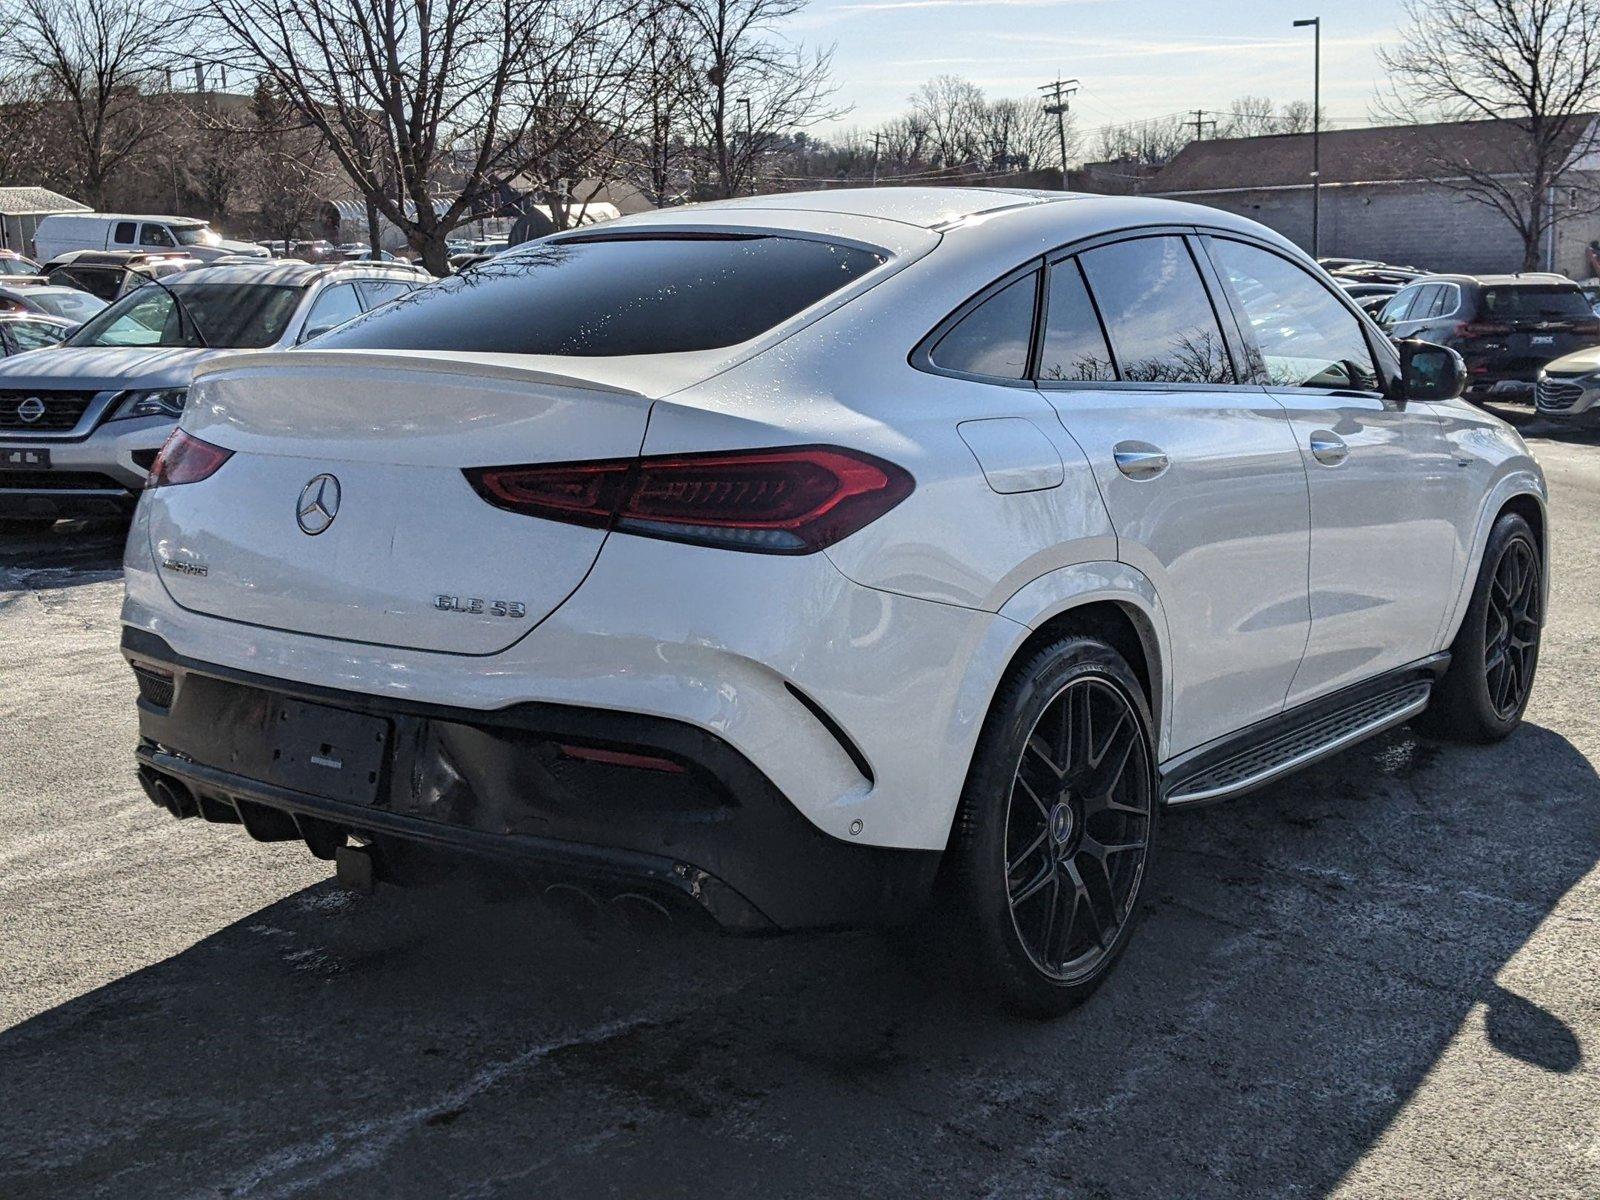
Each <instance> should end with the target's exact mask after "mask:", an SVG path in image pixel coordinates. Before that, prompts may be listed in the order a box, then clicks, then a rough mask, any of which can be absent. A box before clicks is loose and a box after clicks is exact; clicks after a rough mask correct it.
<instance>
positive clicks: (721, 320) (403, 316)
mask: <svg viewBox="0 0 1600 1200" xmlns="http://www.w3.org/2000/svg"><path fill="white" fill-rule="evenodd" d="M884 261H885V258H884V256H883V255H882V254H879V253H875V252H873V251H870V250H865V249H861V248H859V247H855V246H845V245H840V244H838V243H834V242H824V241H817V240H813V239H808V238H798V237H783V236H767V235H754V236H746V235H737V236H722V235H713V236H704V237H687V236H678V237H666V236H648V235H639V236H620V235H615V234H614V235H610V236H588V237H578V238H568V239H565V240H562V241H557V242H542V243H539V244H537V245H535V246H531V247H529V248H528V249H526V250H520V251H512V252H510V253H508V254H502V255H500V256H499V257H497V258H494V259H491V260H490V261H488V262H485V263H482V264H480V265H479V266H476V267H472V268H469V269H468V270H466V271H464V272H462V273H461V274H460V275H455V276H452V277H450V278H448V279H444V280H440V281H439V282H437V283H434V284H432V285H431V286H429V287H426V288H422V289H419V290H417V291H414V292H411V293H409V294H408V295H404V296H401V297H399V298H397V299H396V300H394V301H393V302H391V303H389V304H386V305H385V306H384V307H382V308H381V309H378V310H376V311H374V312H372V313H369V314H367V315H366V316H365V317H362V318H359V319H358V320H355V321H352V322H351V323H350V324H349V325H347V326H345V327H344V328H342V329H339V330H338V331H337V332H335V333H332V334H330V335H328V336H326V337H324V338H322V339H321V340H320V341H319V342H318V345H319V346H324V347H327V348H329V349H363V350H457V351H477V352H481V353H504V354H548V355H559V356H567V357H613V356H617V355H628V354H673V353H681V352H685V351H693V350H714V349H719V348H721V347H724V346H733V345H737V344H738V343H740V342H745V341H749V340H750V339H751V338H753V337H757V336H758V335H760V334H762V333H765V332H766V331H767V330H769V329H771V328H773V327H774V326H776V325H779V324H782V323H783V322H784V321H786V320H788V319H789V318H790V317H792V316H794V315H795V314H796V313H799V312H801V311H803V310H804V309H806V308H809V307H810V306H811V305H813V304H815V303H816V302H817V301H819V300H821V299H823V298H824V297H826V296H828V295H830V294H831V293H833V292H835V291H837V290H838V289H839V288H842V287H844V286H845V285H846V284H848V283H850V282H852V281H853V280H856V279H859V278H860V277H861V276H863V275H865V274H866V273H867V272H869V271H871V270H873V269H874V268H875V267H878V266H880V265H881V264H882V263H883V262H884Z"/></svg>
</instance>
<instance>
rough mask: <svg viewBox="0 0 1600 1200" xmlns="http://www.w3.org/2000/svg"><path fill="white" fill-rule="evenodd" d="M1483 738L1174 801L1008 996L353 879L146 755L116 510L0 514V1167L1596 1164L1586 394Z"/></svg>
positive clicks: (143, 1187) (503, 1181) (815, 1190)
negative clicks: (1069, 1004)
mask: <svg viewBox="0 0 1600 1200" xmlns="http://www.w3.org/2000/svg"><path fill="white" fill-rule="evenodd" d="M1527 432H1528V433H1529V436H1530V442H1531V444H1532V445H1533V448H1534V452H1535V453H1536V454H1537V455H1538V456H1539V458H1540V460H1541V462H1542V463H1543V465H1544V467H1545V470H1546V472H1547V473H1548V475H1549V477H1550V483H1551V490H1552V493H1553V521H1552V525H1553V536H1554V555H1555V577H1554V586H1553V596H1552V607H1551V617H1550V623H1549V627H1548V629H1547V630H1546V637H1545V644H1544V651H1543V655H1542V659H1541V663H1540V674H1539V681H1538V685H1537V687H1536V689H1535V692H1534V696H1533V701H1532V704H1531V707H1530V709H1529V713H1528V720H1527V723H1526V724H1525V726H1524V727H1523V728H1522V729H1521V730H1519V731H1518V733H1517V734H1516V735H1515V736H1513V737H1512V738H1511V739H1510V740H1509V741H1507V742H1506V743H1504V744H1503V745H1500V746H1496V747H1492V748H1487V749H1483V748H1462V747H1457V746H1451V745H1444V744H1439V743H1434V742H1430V741H1425V740H1422V739H1420V738H1419V737H1418V736H1417V735H1415V734H1413V733H1412V732H1411V731H1409V730H1407V729H1402V730H1399V731H1396V732H1395V733H1392V734H1390V735H1388V736H1385V737H1383V738H1380V739H1378V740H1376V741H1374V742H1369V743H1367V744H1366V745H1364V746H1361V747H1358V748H1356V749H1355V750H1353V751H1350V752H1348V753H1346V754H1344V755H1342V756H1340V757H1338V758H1336V759H1333V760H1331V761H1329V762H1328V763H1326V764H1323V765H1322V766H1320V767H1317V768H1313V770H1312V771H1311V773H1309V774H1302V775H1301V776H1298V777H1296V778H1293V779H1290V780H1288V781H1286V782H1284V783H1282V784H1280V785H1278V786H1275V787H1272V788H1270V789H1267V790H1265V791H1263V792H1259V793H1257V794H1255V795H1254V796H1251V797H1249V798H1247V799H1244V800H1241V801H1238V802H1235V803H1232V804H1227V805H1221V806H1218V807H1216V808H1211V809H1205V810H1201V811H1196V812H1187V813H1177V814H1173V815H1171V816H1170V817H1169V818H1168V821H1167V825H1166V829H1165V834H1164V837H1165V846H1164V848H1163V852H1162V854H1161V857H1160V860H1159V862H1158V864H1157V866H1156V870H1155V874H1154V876H1153V884H1152V887H1151V888H1150V891H1149V893H1148V894H1149V895H1150V897H1151V903H1150V905H1149V907H1148V909H1147V913H1146V916H1145V920H1144V924H1143V927H1142V928H1141V930H1140V931H1139V933H1138V935H1137V937H1136V938H1135V940H1134V943H1133V945H1132V947H1131V949H1130V952H1129V954H1128V956H1127V958H1126V959H1125V960H1124V962H1123V964H1122V966H1121V968H1120V970H1119V971H1118V973H1117V975H1116V977H1115V978H1114V979H1113V980H1112V981H1111V982H1110V983H1108V984H1107V986H1106V987H1105V988H1103V989H1102V990H1101V992H1100V993H1099V994H1098V995H1097V996H1096V997H1095V998H1094V999H1093V1000H1092V1001H1091V1002H1090V1003H1089V1004H1088V1005H1087V1006H1086V1007H1084V1008H1083V1009H1080V1010H1079V1011H1078V1012H1077V1013H1076V1014H1074V1015H1072V1016H1070V1017H1068V1018H1066V1019H1064V1020H1060V1021H1057V1022H1054V1023H1038V1022H1030V1021H1022V1020H1018V1019H1015V1018H1011V1017H1006V1016H1001V1015H997V1014H996V1013H994V1012H992V1011H990V1010H988V1009H986V1008H985V1007H983V1005H982V1004H981V1003H979V1002H976V1001H974V1000H973V999H972V998H970V997H968V996H965V995H963V994H961V993H959V992H953V991H950V990H947V989H945V988H942V987H941V985H940V984H939V982H938V981H937V980H936V979H934V978H930V977H929V976H927V975H926V974H921V973H918V972H917V971H915V970H913V969H912V968H910V967H909V966H908V965H906V961H905V959H904V958H903V956H901V955H900V954H897V953H896V952H895V951H894V950H892V949H891V948H890V947H889V945H888V944H887V943H886V942H885V941H883V940H882V939H880V938H878V937H876V936H873V935H867V934H852V935H834V936H825V937H824V936H816V937H803V938H802V937H796V938H780V939H764V940H736V939H730V938H723V937H717V936H710V935H705V934H700V933H693V932H670V933H668V934H666V935H664V936H654V937H645V936H642V935H640V934H637V933H634V932H631V931H629V930H627V929H624V928H621V927H618V926H609V925H603V926H599V927H585V926H580V925H575V924H573V923H571V922H570V920H568V919H566V918H561V917H558V916H555V915H552V914H550V913H548V912H547V911H545V910H544V909H543V908H542V907H540V906H539V905H537V904H535V903H531V902H529V901H527V900H523V899H518V898H516V897H513V896H508V895H505V894H480V893H479V892H478V891H476V890H474V889H473V888H471V887H469V886H467V885H466V884H465V883H463V884H462V885H460V886H456V887H451V888H445V889H441V890H427V891H398V890H396V889H392V888H380V889H379V891H378V892H377V893H376V894H375V895H373V896H368V897H352V896H349V895H346V894H345V893H343V892H340V891H339V890H337V889H336V888H335V887H334V886H333V884H332V882H331V880H330V874H331V871H330V868H329V866H328V865H327V864H324V863H321V862H318V861H316V860H314V859H312V858H311V857H310V856H309V855H308V854H306V852H305V850H304V848H303V847H299V846H297V845H289V844H273V845H259V844H256V843H252V842H251V841H250V840H249V839H248V838H247V837H246V836H245V835H244V834H243V833H242V831H240V830H239V829H238V828H236V827H229V826H209V825H204V824H201V823H199V822H195V821H189V822H183V823H181V824H180V823H178V822H175V821H172V820H171V819H170V818H169V817H167V816H166V814H165V813H163V812H160V811H159V810H157V809H156V808H155V807H154V806H152V805H151V804H150V803H149V801H147V800H146V799H145V798H144V796H143V794H142V793H141V792H140V791H139V789H138V787H137V785H136V784H135V782H134V779H133V771H132V758H131V750H132V745H133V741H134V736H135V734H134V718H133V695H134V688H133V683H132V679H131V677H130V675H129V673H128V672H127V670H126V668H125V667H124V665H123V663H122V661H121V658H120V656H119V655H118V653H117V648H116V646H117V623H116V616H117V605H118V601H119V584H118V581H117V570H116V560H117V557H118V547H117V545H116V543H115V539H114V538H113V537H111V536H110V535H105V534H97V533H92V532H86V531H82V530H75V529H72V528H71V527H66V526H61V527H58V528H57V529H56V530H55V531H54V532H53V533H52V534H51V535H49V536H48V537H46V538H44V539H35V540H33V541H30V542H26V543H17V542H12V543H10V544H5V543H0V801H3V803H4V809H5V814H6V821H5V824H4V827H3V831H0V1100H3V1103H0V1195H3V1196H5V1197H7V1198H8V1200H31V1198H33V1197H52V1198H59V1197H68V1196H71V1197H76V1198H89V1197H116V1198H123V1197H146V1196H148V1197H161V1198H163V1200H183V1198H187V1197H222V1196H227V1197H289V1196H310V1197H317V1196H331V1195H337V1196H340V1197H347V1198H351V1197H366V1196H372V1197H384V1198H385V1200H407V1198H411V1197H437V1196H445V1195H449V1196H452V1197H513V1196H518V1197H520V1196H534V1195H555V1194H559V1195H564V1196H620V1197H625V1196H651V1197H662V1196H688V1195H694V1196H696V1197H706V1196H746V1195H751V1194H755V1193H757V1192H758V1191H759V1193H760V1194H762V1195H763V1196H767V1197H789V1196H795V1197H800V1196H806V1197H810V1196H817V1195H824V1196H856V1195H860V1196H873V1197H884V1196H900V1195H905V1196H924V1195H929V1194H940V1195H966V1196H997V1197H1000V1196H1003V1197H1029V1196H1063V1195H1066V1196H1084V1197H1099V1196H1106V1197H1111V1196H1115V1197H1119V1198H1121V1197H1143V1196H1149V1197H1168V1196H1175V1195H1184V1196H1205V1197H1212V1196H1215V1197H1263V1196H1286V1197H1301V1196H1336V1197H1395V1196H1407V1197H1421V1196H1439V1197H1446V1196H1448V1197H1485V1198H1488V1197H1504V1196H1510V1195H1516V1196H1521V1197H1558V1196H1573V1197H1592V1196H1594V1195H1596V1194H1600V1068H1597V1063H1600V982H1597V981H1600V903H1597V901H1600V870H1597V862H1600V777H1597V775H1596V769H1595V764H1596V762H1597V761H1600V728H1597V721H1600V714H1597V712H1596V709H1597V704H1596V701H1597V699H1600V687H1597V685H1596V679H1597V677H1600V635H1597V632H1596V631H1597V629H1600V599H1597V597H1600V434H1584V435H1578V434H1561V433H1559V432H1557V431H1554V430H1552V429H1551V428H1550V427H1548V426H1538V425H1531V426H1529V427H1528V430H1527Z"/></svg>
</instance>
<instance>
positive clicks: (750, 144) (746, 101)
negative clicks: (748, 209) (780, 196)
mask: <svg viewBox="0 0 1600 1200" xmlns="http://www.w3.org/2000/svg"><path fill="white" fill-rule="evenodd" d="M739 103H740V104H742V105H744V157H745V169H746V170H747V171H749V172H750V194H751V195H752V196H754V195H755V194H756V130H755V121H754V120H752V119H751V116H750V97H749V96H740V97H739Z"/></svg>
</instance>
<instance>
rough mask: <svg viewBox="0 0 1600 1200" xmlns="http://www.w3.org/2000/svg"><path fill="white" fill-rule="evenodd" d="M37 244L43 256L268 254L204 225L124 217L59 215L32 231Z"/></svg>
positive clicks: (173, 219) (184, 220)
mask: <svg viewBox="0 0 1600 1200" xmlns="http://www.w3.org/2000/svg"><path fill="white" fill-rule="evenodd" d="M33 244H34V248H35V249H36V250H37V251H38V252H39V257H40V258H56V257H58V256H59V255H62V254H67V253H70V252H71V251H73V250H139V251H144V252H146V253H148V252H152V251H155V252H159V251H163V250H169V251H177V252H180V253H183V254H187V255H189V256H190V257H191V258H197V259H200V260H201V261H202V262H205V261H208V260H210V259H213V258H220V257H222V256H223V255H224V254H248V255H250V256H251V257H253V258H266V257H267V256H268V255H267V251H265V250H264V249H262V248H261V247H260V246H258V245H256V244H255V243H254V242H234V241H229V240H228V239H227V238H224V237H222V236H221V235H220V234H218V233H217V232H216V231H215V230H213V229H212V228H211V227H210V226H209V225H207V224H206V223H205V222H204V221H196V220H193V219H192V218H188V217H160V216H145V215H133V216H130V215H127V214H125V213H57V214H55V215H53V216H48V217H45V218H43V219H42V220H40V222H39V227H38V228H37V229H36V230H35V231H34V235H33Z"/></svg>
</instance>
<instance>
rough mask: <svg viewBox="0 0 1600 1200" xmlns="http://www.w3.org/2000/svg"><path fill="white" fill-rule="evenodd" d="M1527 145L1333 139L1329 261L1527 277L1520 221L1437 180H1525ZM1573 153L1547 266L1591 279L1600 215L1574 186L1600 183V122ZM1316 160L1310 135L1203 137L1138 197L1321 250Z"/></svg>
mask: <svg viewBox="0 0 1600 1200" xmlns="http://www.w3.org/2000/svg"><path fill="white" fill-rule="evenodd" d="M1521 138H1522V135H1521V134H1519V132H1518V131H1517V130H1516V129H1515V128H1514V127H1512V126H1511V125H1510V123H1509V122H1505V121H1458V122H1449V123H1443V124H1435V125H1391V126H1380V127H1376V128H1370V129H1337V130H1327V131H1325V132H1324V133H1323V134H1322V198H1321V208H1322V217H1321V227H1322V236H1321V247H1320V249H1321V253H1322V254H1323V255H1324V256H1332V255H1338V256H1348V257H1352V258H1376V259H1381V260H1383V261H1385V262H1393V263H1410V264H1415V265H1417V266H1420V267H1425V268H1428V269H1430V270H1435V271H1466V272H1472V273H1489V272H1498V271H1515V270H1517V269H1519V268H1520V267H1521V265H1522V241H1521V238H1519V237H1518V235H1517V232H1516V230H1515V229H1514V228H1513V227H1512V225H1511V223H1510V222H1509V221H1507V220H1506V219H1505V218H1504V217H1503V216H1501V215H1500V214H1499V213H1498V212H1496V211H1494V210H1493V209H1492V208H1490V207H1489V206H1488V205H1485V204H1483V203H1480V202H1478V201H1475V200H1472V199H1470V198H1468V197H1466V196H1463V195H1462V194H1460V193H1459V192H1457V191H1453V190H1451V188H1450V187H1449V186H1447V185H1446V184H1442V183H1438V182H1434V180H1438V179H1440V178H1442V177H1443V176H1444V170H1443V164H1445V163H1451V162H1458V163H1459V162H1470V163H1472V164H1473V166H1474V168H1475V169H1477V170H1480V171H1486V172H1489V173H1491V174H1496V175H1503V176H1504V177H1505V178H1507V179H1511V178H1515V177H1517V176H1518V175H1519V174H1525V173H1523V172H1518V171H1517V169H1516V167H1517V162H1518V158H1519V152H1520V147H1519V141H1520V139H1521ZM1565 152H1566V155H1567V157H1568V159H1569V160H1570V161H1571V162H1572V164H1573V168H1572V173H1571V176H1570V180H1571V182H1570V183H1564V184H1563V186H1562V187H1559V188H1556V189H1553V194H1552V195H1550V196H1549V197H1547V199H1546V203H1548V204H1550V205H1552V207H1553V211H1554V212H1555V215H1556V222H1555V226H1554V230H1553V232H1552V235H1551V236H1550V237H1549V238H1547V239H1546V245H1545V247H1544V253H1543V256H1542V262H1541V264H1540V265H1541V266H1542V267H1543V268H1544V269H1547V270H1556V271H1562V272H1564V273H1566V274H1568V275H1570V276H1572V277H1573V278H1578V279H1582V278H1587V277H1589V276H1591V275H1594V274H1595V270H1594V268H1593V267H1592V266H1591V264H1590V263H1589V261H1588V256H1587V254H1586V251H1587V248H1588V245H1589V243H1590V242H1591V241H1593V240H1595V239H1597V238H1600V215H1597V214H1593V213H1588V214H1585V213H1582V212H1579V211H1574V208H1575V206H1574V203H1573V201H1574V198H1575V197H1574V186H1577V187H1579V188H1589V187H1600V121H1597V120H1596V118H1595V117H1594V116H1590V117H1588V118H1587V119H1586V120H1584V121H1582V122H1578V123H1576V124H1575V127H1574V128H1573V130H1572V131H1571V132H1570V133H1569V135H1568V139H1567V145H1566V148H1565ZM1311 162H1312V159H1311V135H1310V134H1300V133H1295V134H1276V135H1271V136H1267V137H1249V138H1216V139H1212V140H1209V141H1196V142H1190V143H1189V145H1187V146H1186V147H1184V149H1183V150H1182V151H1181V152H1180V153H1179V154H1178V155H1176V156H1175V157H1174V158H1173V159H1172V161H1171V162H1169V163H1168V164H1167V165H1166V166H1165V167H1163V168H1162V169H1161V170H1160V171H1158V172H1157V173H1155V174H1154V175H1153V176H1151V177H1149V178H1148V179H1143V180H1136V181H1133V185H1132V186H1130V187H1129V188H1128V189H1127V190H1129V191H1138V192H1140V193H1142V194H1144V195H1155V196H1168V197H1171V198H1173V199H1180V200H1189V201H1193V202H1195V203H1199V204H1207V205H1211V206H1212V207H1214V208H1222V209H1226V210H1227V211H1229V212H1234V213H1238V214H1240V215H1242V216H1246V217H1250V218H1251V219H1253V220H1256V221H1260V222H1261V223H1262V224H1263V225H1268V226H1270V227H1271V228H1273V229H1276V230H1277V231H1278V232H1280V233H1282V234H1283V235H1284V236H1286V237H1288V238H1290V239H1291V240H1293V241H1294V242H1296V243H1298V244H1299V245H1301V246H1304V247H1306V248H1309V247H1310V245H1311ZM1584 199H1586V198H1580V203H1579V204H1578V205H1577V206H1576V207H1577V208H1582V207H1585V206H1586V204H1585V203H1584V202H1583V200H1584Z"/></svg>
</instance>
